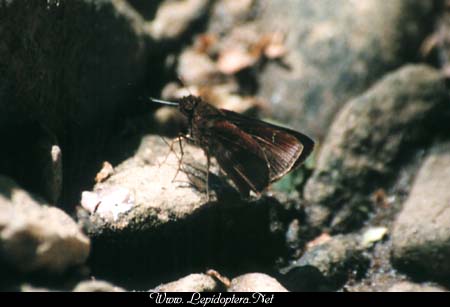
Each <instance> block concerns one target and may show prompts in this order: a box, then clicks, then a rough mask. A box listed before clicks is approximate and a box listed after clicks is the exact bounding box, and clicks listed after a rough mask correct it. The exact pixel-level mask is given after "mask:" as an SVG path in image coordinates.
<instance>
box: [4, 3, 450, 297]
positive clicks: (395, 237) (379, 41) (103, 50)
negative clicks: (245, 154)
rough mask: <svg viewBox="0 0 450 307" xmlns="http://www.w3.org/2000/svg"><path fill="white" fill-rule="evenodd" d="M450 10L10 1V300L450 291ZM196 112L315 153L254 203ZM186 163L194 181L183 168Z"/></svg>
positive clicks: (434, 6)
mask: <svg viewBox="0 0 450 307" xmlns="http://www.w3.org/2000/svg"><path fill="white" fill-rule="evenodd" d="M449 31H450V3H448V1H445V0H434V1H408V0H392V1H378V0H366V1H360V2H354V1H345V0H321V1H313V0H311V1H310V0H305V1H298V0H274V1H263V0H244V1H234V0H215V1H208V0H184V1H181V0H164V1H163V0H161V1H144V0H96V1H92V0H89V1H88V0H48V1H26V0H8V1H5V0H0V37H2V40H1V41H0V136H1V140H2V141H3V142H2V143H3V146H2V150H0V276H2V278H1V279H0V290H3V291H8V290H9V291H11V290H12V291H60V290H63V291H113V292H118V291H132V290H152V291H198V292H200V291H351V292H352V291H393V292H405V291H448V290H449V288H450V262H449V261H447V259H448V258H449V257H450V191H449V189H448V188H447V187H448V186H450V137H449V135H450V134H449V132H450V99H449V98H450V96H449V93H450V92H449V87H448V78H449V76H450V69H449V67H450V66H449V64H448V63H449V59H450V34H449V33H450V32H449ZM189 93H191V94H194V95H200V96H202V97H203V98H204V99H205V100H207V101H209V102H210V103H212V104H214V105H216V106H218V107H221V108H226V109H230V110H235V111H237V112H240V113H245V114H248V115H251V116H255V117H259V118H263V119H267V120H271V121H272V122H275V123H278V124H283V125H287V126H290V127H293V128H295V129H298V130H299V131H302V132H304V133H306V134H308V135H310V136H311V137H312V138H313V139H314V140H315V141H316V147H315V150H314V152H313V154H312V155H311V157H310V158H309V159H308V160H307V161H306V163H305V164H304V165H303V166H302V167H301V168H299V169H298V170H296V171H295V172H293V173H291V174H289V175H287V176H286V177H284V178H283V179H282V180H280V181H279V182H277V183H275V184H273V185H272V187H270V189H269V190H268V191H267V192H266V193H264V194H263V195H262V196H261V197H252V198H251V199H246V200H244V199H242V198H241V197H240V195H239V193H238V192H237V191H236V189H235V188H234V187H233V185H232V184H230V182H229V180H227V178H226V177H224V176H223V175H221V173H220V172H219V169H218V166H217V163H216V162H215V161H214V160H213V165H212V167H211V170H210V171H211V173H210V175H209V177H210V184H209V191H210V196H211V197H210V198H209V199H208V198H207V197H206V189H207V187H206V185H205V181H204V178H205V177H206V168H205V166H206V158H205V157H204V153H203V151H202V150H201V149H199V148H197V147H195V146H192V145H189V144H187V143H183V155H182V157H181V152H180V147H179V143H178V142H173V141H172V139H173V138H174V137H175V136H176V135H177V134H178V133H180V132H183V131H185V129H186V122H185V119H184V118H183V117H182V116H181V115H180V114H179V112H178V111H177V110H176V109H174V108H170V107H159V106H157V105H155V104H152V103H151V102H150V101H149V99H148V97H162V98H164V99H176V98H180V97H182V96H183V95H187V94H189ZM180 161H181V163H180Z"/></svg>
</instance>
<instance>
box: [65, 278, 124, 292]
mask: <svg viewBox="0 0 450 307" xmlns="http://www.w3.org/2000/svg"><path fill="white" fill-rule="evenodd" d="M73 292H125V289H123V288H121V287H117V286H115V285H113V284H111V283H109V282H106V281H103V280H86V281H82V282H80V283H78V285H76V286H75V288H74V289H73Z"/></svg>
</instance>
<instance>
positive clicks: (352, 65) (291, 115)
mask: <svg viewBox="0 0 450 307" xmlns="http://www.w3.org/2000/svg"><path fill="white" fill-rule="evenodd" d="M260 6H261V9H260V11H261V14H260V15H261V16H260V18H259V19H258V20H257V21H256V23H257V26H258V32H259V33H261V32H262V33H264V32H273V31H285V32H286V33H287V39H286V48H287V50H288V53H287V55H286V56H285V57H284V58H283V62H284V63H286V65H287V66H288V67H289V68H288V69H286V67H285V66H283V65H279V63H277V62H271V63H268V65H267V66H266V67H265V68H264V70H263V71H262V72H261V73H259V74H258V81H259V91H258V94H259V95H260V96H262V97H264V98H266V99H268V100H269V101H270V102H271V104H272V107H273V111H274V114H273V115H274V116H275V117H276V118H278V119H279V120H282V121H284V122H288V123H290V124H291V125H293V126H294V127H296V128H298V129H302V130H303V131H305V132H306V133H309V134H311V135H312V136H314V137H316V138H319V139H321V138H322V137H323V136H324V135H325V133H326V131H327V128H328V127H329V125H330V124H331V123H332V119H333V117H334V116H335V114H336V112H337V111H338V110H340V108H341V107H342V106H343V104H344V103H345V102H346V101H347V100H348V99H350V98H352V97H354V96H356V95H359V94H361V93H363V92H364V90H366V89H367V88H368V87H369V86H371V85H372V84H373V82H374V81H376V80H377V79H379V78H380V77H381V76H383V75H384V74H385V73H386V72H388V71H390V70H391V69H393V68H396V67H399V66H400V65H402V64H403V63H405V62H408V61H411V60H413V59H416V57H417V50H418V47H419V46H420V44H421V43H422V41H423V39H424V37H425V36H426V35H427V33H428V30H429V29H430V25H431V24H433V17H434V15H433V5H432V2H430V1H404V0H394V1H378V0H368V1H362V2H361V1H356V2H354V1H346V0H338V1H336V0H326V1H315V0H308V1H296V0H275V1H267V2H262V1H261V4H260ZM405 46H408V48H405Z"/></svg>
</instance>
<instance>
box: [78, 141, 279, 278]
mask: <svg viewBox="0 0 450 307" xmlns="http://www.w3.org/2000/svg"><path fill="white" fill-rule="evenodd" d="M170 142H171V141H170V140H169V142H168V143H170ZM183 152H184V155H183V158H182V164H181V169H180V170H179V171H178V169H179V158H180V155H179V147H178V143H177V142H176V143H174V146H173V149H171V148H170V147H169V146H168V144H167V143H164V142H163V140H162V138H161V137H158V136H147V137H144V138H143V140H142V143H141V145H140V147H139V149H138V150H137V152H136V154H135V155H134V156H133V157H131V158H129V159H128V160H126V161H124V162H122V163H121V164H120V165H118V166H114V170H115V171H114V174H113V175H111V177H109V178H108V179H106V180H105V181H104V182H102V183H99V184H97V185H96V186H95V187H94V189H93V191H89V192H84V193H83V196H84V197H83V200H82V204H81V205H82V207H84V209H86V210H79V212H78V217H79V220H80V223H81V224H82V225H83V227H84V229H85V230H86V232H87V233H88V235H89V236H90V237H91V239H92V240H93V251H92V253H91V256H90V263H91V264H92V265H93V266H95V267H96V270H97V272H104V271H106V272H110V270H111V267H114V268H115V269H114V273H115V274H118V275H121V274H124V276H128V275H129V274H136V275H140V276H146V278H148V276H155V278H157V276H158V275H159V274H162V275H164V276H172V275H175V274H176V276H180V275H185V274H186V275H187V274H189V273H190V272H192V269H193V268H196V269H198V270H200V269H201V268H204V267H215V266H219V265H220V267H226V268H230V269H236V268H241V269H242V268H244V267H245V266H246V265H254V266H256V265H258V266H260V267H265V266H269V265H272V264H273V263H274V261H275V259H276V257H277V255H280V254H282V253H283V252H284V249H285V243H284V242H285V239H284V232H283V229H282V227H276V228H275V227H272V228H271V226H270V225H271V223H272V222H273V223H277V218H278V217H277V215H278V214H279V213H280V214H281V212H282V211H283V210H284V209H283V207H282V206H281V205H280V203H279V202H277V201H276V200H275V199H272V198H265V197H263V198H261V199H259V200H255V201H245V200H242V199H241V198H240V196H239V193H238V192H237V191H236V190H235V189H234V188H232V187H231V186H230V185H229V183H227V181H226V180H225V178H224V177H223V176H217V175H215V174H217V166H216V164H215V163H213V166H212V168H211V173H210V185H209V187H210V195H211V199H210V201H208V200H207V197H206V193H205V192H206V191H205V178H206V174H205V172H204V168H205V164H206V158H205V156H204V154H203V152H202V150H201V149H199V148H197V147H193V146H190V145H188V144H186V143H185V142H184V145H183ZM175 153H176V155H177V156H175ZM165 157H167V159H166V158H165ZM213 162H214V160H213ZM177 172H178V174H176V173H177ZM175 175H177V176H176V178H175ZM172 179H174V180H172ZM278 222H279V221H278ZM125 264H126V265H125ZM152 282H155V284H156V283H159V282H160V280H158V279H156V280H154V281H152Z"/></svg>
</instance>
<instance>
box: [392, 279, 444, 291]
mask: <svg viewBox="0 0 450 307" xmlns="http://www.w3.org/2000/svg"><path fill="white" fill-rule="evenodd" d="M387 291H388V292H447V290H445V289H444V288H441V287H437V286H432V285H426V284H415V283H412V282H408V281H402V282H398V283H396V284H394V285H393V286H392V287H390V288H389V289H388V290H387Z"/></svg>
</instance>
